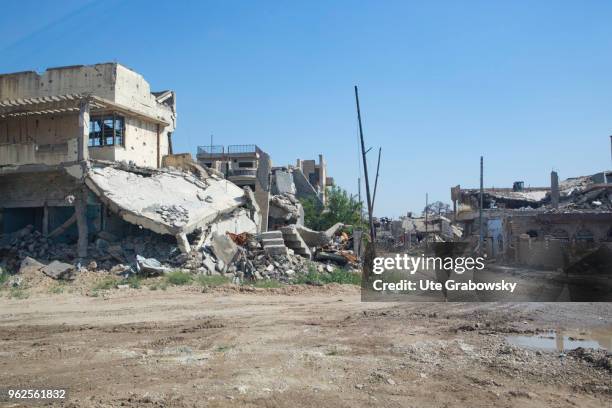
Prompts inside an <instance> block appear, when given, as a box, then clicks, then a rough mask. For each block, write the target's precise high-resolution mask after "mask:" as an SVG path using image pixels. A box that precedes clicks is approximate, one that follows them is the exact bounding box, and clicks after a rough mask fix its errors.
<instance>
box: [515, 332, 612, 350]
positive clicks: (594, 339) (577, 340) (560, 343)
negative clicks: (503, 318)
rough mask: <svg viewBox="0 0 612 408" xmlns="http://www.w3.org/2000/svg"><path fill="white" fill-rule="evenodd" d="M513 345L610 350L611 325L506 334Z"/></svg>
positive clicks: (553, 348)
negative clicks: (532, 333)
mask: <svg viewBox="0 0 612 408" xmlns="http://www.w3.org/2000/svg"><path fill="white" fill-rule="evenodd" d="M506 341H507V342H508V343H510V344H512V345H513V346H518V347H525V348H531V349H538V350H546V351H558V352H563V351H568V350H575V349H577V348H578V347H582V348H592V349H603V350H608V351H612V327H610V328H608V329H598V330H593V331H589V332H565V331H564V330H563V329H557V330H551V331H547V332H542V333H538V334H534V335H532V336H506Z"/></svg>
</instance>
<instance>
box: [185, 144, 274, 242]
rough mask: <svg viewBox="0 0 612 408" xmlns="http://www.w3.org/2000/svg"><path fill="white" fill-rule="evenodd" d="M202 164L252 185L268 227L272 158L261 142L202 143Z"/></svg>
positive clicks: (263, 226) (243, 184)
mask: <svg viewBox="0 0 612 408" xmlns="http://www.w3.org/2000/svg"><path fill="white" fill-rule="evenodd" d="M197 160H198V164H200V165H201V166H203V167H206V168H209V169H213V170H216V171H218V172H220V173H223V175H224V176H225V177H226V178H227V179H228V180H229V181H231V182H232V183H234V184H236V185H238V186H240V187H247V186H248V187H249V188H250V189H251V190H252V191H253V192H254V194H255V200H256V201H257V205H258V206H259V209H260V211H261V217H262V220H261V230H262V231H267V230H268V212H269V200H270V174H271V169H272V160H271V159H270V156H269V155H268V154H267V153H266V152H264V151H263V150H261V149H260V148H259V147H258V146H257V145H254V144H250V145H229V146H222V145H214V146H198V153H197Z"/></svg>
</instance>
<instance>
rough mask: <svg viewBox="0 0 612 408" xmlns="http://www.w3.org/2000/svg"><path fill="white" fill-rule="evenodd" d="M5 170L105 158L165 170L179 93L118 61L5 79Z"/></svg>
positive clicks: (0, 79) (0, 149)
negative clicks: (155, 86) (159, 87)
mask: <svg viewBox="0 0 612 408" xmlns="http://www.w3.org/2000/svg"><path fill="white" fill-rule="evenodd" d="M0 120H1V121H2V126H0V166H2V167H3V168H4V170H6V167H7V166H23V165H33V164H35V165H46V166H59V165H63V164H66V163H75V162H78V161H79V160H87V159H89V158H91V159H99V160H110V161H126V162H132V163H134V164H136V165H139V166H147V167H160V166H161V160H162V157H163V156H164V155H166V154H168V153H170V152H171V140H170V138H171V135H172V132H173V131H174V128H175V127H176V106H175V95H174V92H172V91H162V92H153V93H152V92H151V90H150V88H149V84H148V83H147V82H146V81H145V80H144V78H143V77H142V76H141V75H140V74H138V73H136V72H134V71H132V70H130V69H129V68H126V67H124V66H123V65H120V64H117V63H106V64H96V65H91V66H83V65H79V66H70V67H60V68H50V69H47V70H46V71H45V72H44V73H42V74H38V73H36V72H33V71H28V72H18V73H13V74H4V75H0Z"/></svg>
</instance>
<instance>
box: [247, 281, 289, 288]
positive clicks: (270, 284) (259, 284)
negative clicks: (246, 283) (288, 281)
mask: <svg viewBox="0 0 612 408" xmlns="http://www.w3.org/2000/svg"><path fill="white" fill-rule="evenodd" d="M253 286H255V287H256V288H280V287H281V286H282V285H281V283H280V282H279V281H278V280H276V279H263V280H258V281H255V282H253Z"/></svg>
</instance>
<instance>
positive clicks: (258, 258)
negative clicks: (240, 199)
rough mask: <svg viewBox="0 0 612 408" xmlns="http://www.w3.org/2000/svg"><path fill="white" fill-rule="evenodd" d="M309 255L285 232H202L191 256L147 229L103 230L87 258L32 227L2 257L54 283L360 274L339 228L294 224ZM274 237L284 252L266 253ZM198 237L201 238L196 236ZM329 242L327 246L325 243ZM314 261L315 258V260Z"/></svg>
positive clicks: (5, 246) (12, 239) (3, 245)
mask: <svg viewBox="0 0 612 408" xmlns="http://www.w3.org/2000/svg"><path fill="white" fill-rule="evenodd" d="M289 227H290V228H291V229H292V230H293V231H295V232H300V233H299V234H298V236H299V237H300V239H302V238H305V240H302V243H304V245H307V244H306V243H308V244H313V243H314V244H315V245H312V246H307V247H306V248H307V249H308V252H305V253H301V254H299V253H296V252H295V251H294V250H293V249H291V248H289V247H287V246H286V245H290V244H291V242H290V241H286V240H284V239H283V233H282V232H281V231H271V232H268V233H262V234H251V233H247V232H244V233H240V234H234V233H231V232H227V233H219V232H216V231H215V232H210V230H206V231H199V234H200V236H199V237H197V236H196V237H195V238H196V239H194V240H195V241H200V242H202V245H200V246H198V245H194V246H193V247H192V250H191V251H190V252H189V253H182V252H181V251H180V250H179V248H178V246H177V243H176V242H175V241H174V240H173V238H172V237H169V236H163V235H159V234H154V233H151V232H148V231H142V232H141V234H139V235H137V236H134V235H128V236H125V237H123V238H121V239H119V238H118V237H115V236H114V235H112V234H110V233H108V232H99V233H98V234H97V235H96V238H95V239H94V240H93V242H90V244H89V247H88V257H87V259H78V258H76V254H75V252H74V246H73V245H71V244H65V243H57V242H54V240H53V239H48V238H45V237H43V236H42V234H41V233H40V232H38V231H35V230H34V227H33V226H31V225H30V226H27V227H26V228H23V229H22V230H19V231H17V232H15V233H13V234H9V235H6V236H2V237H0V253H2V254H3V256H2V259H3V262H4V265H1V266H2V267H4V268H6V269H7V270H12V271H17V270H19V268H20V265H21V264H22V262H23V260H25V259H33V260H36V261H38V262H41V263H43V264H45V265H47V269H46V270H48V271H49V273H46V272H45V274H47V275H48V276H50V277H52V278H54V279H71V278H73V277H74V273H76V271H77V270H78V269H80V268H86V269H88V270H90V271H100V272H102V271H108V272H110V273H112V274H116V275H121V276H124V277H126V276H129V275H132V274H139V275H141V276H157V275H163V274H165V273H168V272H170V271H173V270H177V269H178V270H183V271H185V272H189V273H192V274H202V275H225V276H228V277H230V278H231V279H232V280H233V281H235V282H243V281H257V280H262V279H263V280H265V279H276V280H279V281H281V282H292V281H294V280H295V279H297V278H298V277H299V276H300V275H304V274H308V273H309V272H312V271H316V272H319V273H324V272H332V271H333V270H334V269H335V268H337V267H342V268H345V269H348V270H350V271H353V272H358V271H359V259H358V257H357V256H356V255H355V254H354V253H353V251H352V250H351V249H349V248H352V237H349V236H348V234H346V233H344V232H343V233H339V234H336V235H334V234H335V232H336V231H338V229H339V226H334V227H333V228H332V229H330V230H328V231H322V232H319V231H313V230H309V229H307V228H306V227H303V226H295V225H291V226H289ZM269 234H275V235H274V236H275V238H274V239H272V241H275V242H273V244H274V245H273V247H275V248H282V251H278V250H275V251H270V250H266V248H265V245H266V241H270V239H266V237H267V236H269ZM196 235H197V234H196ZM322 243H324V245H320V244H322ZM311 257H312V260H311Z"/></svg>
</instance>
